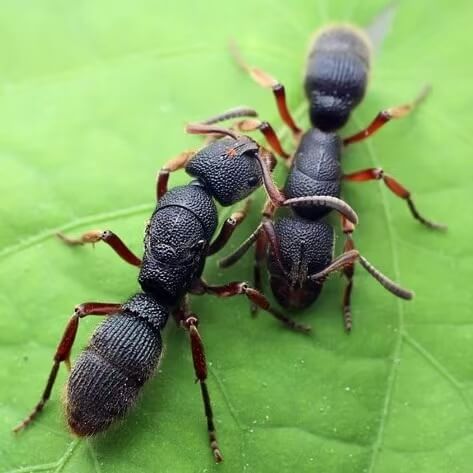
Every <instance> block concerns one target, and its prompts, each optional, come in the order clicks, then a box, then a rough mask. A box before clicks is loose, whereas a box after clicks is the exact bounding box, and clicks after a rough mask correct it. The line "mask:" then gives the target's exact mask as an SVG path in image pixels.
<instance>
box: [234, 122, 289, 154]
mask: <svg viewBox="0 0 473 473" xmlns="http://www.w3.org/2000/svg"><path fill="white" fill-rule="evenodd" d="M235 126H236V128H237V130H239V131H242V132H244V133H245V132H249V131H255V130H259V131H260V132H261V133H262V134H263V136H264V137H265V139H266V141H267V142H268V144H269V146H271V148H272V149H273V150H274V152H275V153H276V154H278V155H279V156H281V157H282V158H283V159H285V160H288V159H289V158H290V155H289V153H286V151H284V149H283V147H282V144H281V142H280V141H279V138H278V135H277V134H276V132H275V131H274V128H273V127H272V126H271V125H270V124H269V123H268V122H262V121H261V120H256V119H247V120H242V121H240V122H237V123H236V124H235Z"/></svg>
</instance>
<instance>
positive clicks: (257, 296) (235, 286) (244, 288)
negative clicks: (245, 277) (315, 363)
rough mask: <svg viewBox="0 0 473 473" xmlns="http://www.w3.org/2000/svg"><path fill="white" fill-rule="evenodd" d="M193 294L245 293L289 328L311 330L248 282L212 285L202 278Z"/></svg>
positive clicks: (236, 294)
mask: <svg viewBox="0 0 473 473" xmlns="http://www.w3.org/2000/svg"><path fill="white" fill-rule="evenodd" d="M192 294H197V295H202V294H212V295H214V296H217V297H233V296H238V295H245V296H246V297H247V298H248V299H249V300H250V301H251V302H253V303H254V304H256V305H257V306H258V307H259V308H260V309H263V310H264V311H266V312H267V313H268V314H271V315H272V316H273V317H274V318H276V319H278V320H279V321H280V322H282V323H283V324H284V325H285V326H286V327H287V328H290V329H291V330H296V331H299V332H309V331H310V330H311V328H310V326H308V325H303V324H298V323H297V322H295V321H294V320H292V319H290V318H288V317H286V316H285V315H283V314H281V313H280V312H279V311H277V310H276V309H274V308H273V307H272V306H271V304H270V303H269V301H268V299H266V297H265V296H264V294H262V293H261V292H260V291H257V290H256V289H254V288H252V287H251V286H249V284H248V283H246V282H240V281H233V282H230V283H228V284H223V285H221V286H211V285H209V284H207V283H206V282H205V281H203V280H202V279H200V280H198V281H197V282H196V283H195V284H194V287H193V289H192Z"/></svg>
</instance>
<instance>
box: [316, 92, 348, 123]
mask: <svg viewBox="0 0 473 473" xmlns="http://www.w3.org/2000/svg"><path fill="white" fill-rule="evenodd" d="M351 108H352V107H351V106H350V104H349V103H347V101H346V100H344V99H342V98H340V97H334V96H332V95H321V94H318V93H313V94H312V96H311V100H310V111H309V113H310V121H311V123H312V126H313V127H314V128H318V129H319V130H321V131H323V132H331V131H336V130H339V129H340V128H342V127H343V126H344V125H345V124H346V123H347V121H348V119H349V118H350V112H351Z"/></svg>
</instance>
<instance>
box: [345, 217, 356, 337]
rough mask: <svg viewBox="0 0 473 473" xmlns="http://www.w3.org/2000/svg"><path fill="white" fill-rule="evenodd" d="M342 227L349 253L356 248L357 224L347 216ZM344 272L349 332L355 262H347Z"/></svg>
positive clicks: (346, 327) (351, 324) (346, 248)
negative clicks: (354, 232)
mask: <svg viewBox="0 0 473 473" xmlns="http://www.w3.org/2000/svg"><path fill="white" fill-rule="evenodd" d="M342 229H343V233H344V234H345V244H344V245H343V252H344V253H347V252H349V251H351V250H354V249H355V243H354V241H353V238H352V233H353V230H354V229H355V226H354V225H353V224H352V223H351V222H349V221H348V220H347V219H346V218H344V217H342ZM343 274H344V275H345V277H346V278H347V284H346V286H345V289H344V291H343V303H342V313H343V325H344V327H345V331H346V332H347V333H350V332H351V329H352V327H353V316H352V312H351V294H352V291H353V276H354V275H355V265H354V264H353V263H349V264H347V265H346V266H345V267H344V268H343Z"/></svg>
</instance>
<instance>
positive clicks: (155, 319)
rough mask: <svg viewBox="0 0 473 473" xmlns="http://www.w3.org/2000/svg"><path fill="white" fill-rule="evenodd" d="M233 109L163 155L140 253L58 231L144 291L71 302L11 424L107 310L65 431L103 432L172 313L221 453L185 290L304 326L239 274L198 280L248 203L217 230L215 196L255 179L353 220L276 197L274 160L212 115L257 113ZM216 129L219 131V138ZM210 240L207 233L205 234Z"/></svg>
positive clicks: (76, 381)
mask: <svg viewBox="0 0 473 473" xmlns="http://www.w3.org/2000/svg"><path fill="white" fill-rule="evenodd" d="M255 115H256V113H255V112H254V111H251V110H248V109H244V108H240V109H234V110H231V111H229V112H226V113H223V114H221V115H218V116H217V117H213V118H212V119H210V120H207V121H206V122H203V123H196V124H192V125H188V127H187V131H188V132H190V133H197V134H208V135H218V136H219V137H220V139H217V140H216V141H213V142H211V143H210V144H208V145H207V146H205V147H204V148H203V149H201V150H200V151H198V152H196V153H190V152H185V153H182V154H181V155H179V156H178V157H176V158H174V159H172V160H171V161H169V163H168V164H167V165H166V166H165V167H164V168H163V169H162V170H161V172H160V173H159V176H158V180H157V187H156V188H157V194H158V196H159V202H158V204H157V207H156V209H155V211H154V212H153V214H152V215H151V218H150V220H149V223H148V225H147V228H146V232H145V237H144V254H143V258H142V259H140V258H139V257H138V256H136V255H135V254H134V253H133V252H132V251H131V250H130V249H129V248H128V247H127V246H126V245H125V243H124V242H123V241H122V240H121V239H120V238H119V237H118V236H117V235H116V234H114V233H113V232H111V231H109V230H107V231H101V230H93V231H89V232H87V233H85V234H83V235H82V236H81V237H80V238H77V239H76V238H69V237H66V236H64V235H59V236H60V238H61V239H62V240H63V241H64V242H66V243H68V244H70V245H82V244H86V243H96V242H100V241H103V242H105V243H107V244H108V245H109V246H110V247H111V248H112V249H113V250H114V251H115V252H116V253H117V254H118V256H120V257H121V258H122V259H123V260H124V261H126V262H127V263H129V264H131V265H134V266H137V267H139V268H140V272H139V277H138V281H139V283H140V285H141V289H142V292H140V293H137V294H135V295H133V296H132V297H130V298H129V299H128V300H127V301H126V302H124V303H103V302H86V303H83V304H80V305H78V306H77V307H76V309H75V311H74V313H73V315H72V317H71V319H70V320H69V322H68V324H67V326H66V329H65V331H64V334H63V336H62V339H61V341H60V343H59V345H58V348H57V350H56V353H55V355H54V362H53V367H52V369H51V372H50V374H49V378H48V380H47V383H46V387H45V389H44V391H43V394H42V396H41V399H40V401H39V402H38V403H37V404H36V406H35V407H34V409H33V410H32V412H31V413H30V415H29V416H28V417H27V418H26V419H25V420H23V421H22V422H21V423H20V424H19V425H18V426H17V427H15V429H14V430H15V431H19V430H21V429H23V428H24V427H25V426H27V425H28V424H30V422H31V421H32V420H33V419H34V418H35V417H36V416H37V415H38V413H39V412H40V411H42V409H43V407H44V405H45V403H46V402H47V400H48V399H49V397H50V395H51V391H52V388H53V385H54V382H55V380H56V376H57V373H58V370H59V367H60V364H61V363H63V362H64V364H65V365H66V366H67V367H68V368H69V369H70V354H71V349H72V345H73V343H74V339H75V337H76V333H77V330H78V326H79V320H80V319H82V318H84V317H86V316H89V315H97V316H109V317H108V318H107V319H106V321H105V322H104V323H102V324H101V325H99V327H98V328H97V329H96V330H95V332H94V334H93V335H92V338H91V340H90V342H89V344H88V346H87V347H86V348H85V350H84V351H82V352H81V354H80V355H79V357H78V359H77V360H76V362H75V364H74V366H73V367H72V370H71V371H70V376H69V380H68V383H67V389H66V399H65V404H66V416H67V421H68V424H69V427H70V429H71V430H72V431H73V432H74V433H75V434H76V435H78V436H92V435H95V434H97V433H99V432H102V431H104V430H106V429H107V428H108V427H109V426H110V424H112V422H114V421H115V420H116V419H119V418H121V417H123V416H124V415H125V413H126V412H127V411H128V409H129V408H130V407H131V406H132V405H133V404H134V402H135V400H136V398H137V396H138V394H139V392H140V389H141V387H142V386H143V384H144V383H145V382H146V381H147V380H148V379H150V378H151V376H152V375H153V373H154V372H155V370H156V367H157V365H158V363H159V360H160V358H161V355H162V340H161V331H162V330H163V328H164V327H165V325H166V323H167V321H168V319H169V316H170V315H172V316H173V318H174V319H175V321H176V323H177V324H178V326H180V327H182V328H183V329H184V330H186V331H187V333H188V334H189V340H190V346H191V352H192V358H193V364H194V370H195V375H196V378H197V380H198V381H199V384H200V388H201V394H202V400H203V404H204V410H205V416H206V419H207V430H208V435H209V442H210V447H211V449H212V452H213V456H214V458H215V461H217V462H219V461H221V460H222V458H223V457H222V454H221V451H220V448H219V445H218V442H217V436H216V432H215V425H214V420H213V414H212V408H211V402H210V396H209V392H208V389H207V384H206V378H207V365H206V360H205V354H204V345H203V342H202V339H201V336H200V334H199V331H198V328H197V327H198V318H197V316H196V314H194V313H193V312H192V311H191V309H190V306H189V303H188V294H189V293H190V294H199V295H200V294H213V295H216V296H219V297H231V296H235V295H245V296H246V297H247V298H248V299H249V300H250V301H252V303H254V304H256V305H257V306H258V307H260V308H261V309H263V310H265V311H267V312H268V313H269V314H271V315H273V316H274V317H276V318H277V319H279V320H280V321H281V322H283V323H284V324H286V325H287V326H289V327H290V328H292V329H296V330H303V331H305V330H307V329H308V328H307V326H304V325H300V324H297V323H295V322H294V321H293V320H291V319H289V318H287V317H285V316H284V315H282V314H280V313H279V312H278V311H276V310H275V309H273V308H272V307H271V306H270V304H269V302H268V301H267V299H266V298H265V297H264V295H263V294H261V293H260V292H259V291H257V290H255V289H253V288H251V287H250V286H249V285H248V284H247V283H246V282H240V281H235V282H230V283H228V284H224V285H209V284H207V283H206V282H205V281H204V280H203V279H202V278H201V275H202V272H203V268H204V264H205V260H206V258H207V256H209V255H211V254H213V253H215V252H217V251H218V250H219V249H220V248H222V247H223V246H224V245H225V243H226V242H227V241H228V239H229V238H230V236H231V234H232V233H233V231H234V229H235V228H236V227H237V225H238V224H239V223H241V221H242V220H243V218H244V217H245V214H246V208H244V209H243V210H242V211H239V212H236V213H234V214H233V215H232V216H231V217H230V218H229V219H227V220H226V221H225V222H224V224H223V226H222V228H221V230H220V232H219V234H218V236H217V237H216V238H215V239H213V236H214V234H215V232H216V229H217V223H218V222H217V209H216V205H215V203H214V199H216V200H217V201H218V202H219V203H220V204H222V205H231V204H234V203H236V202H238V201H241V200H242V199H244V198H245V197H247V196H248V195H250V194H251V193H252V192H253V191H254V190H256V189H257V188H258V187H259V186H260V185H261V184H262V183H263V184H264V186H265V188H266V189H267V190H268V192H270V193H271V195H276V196H277V197H278V201H277V203H276V205H281V206H292V205H294V204H295V203H297V204H298V205H300V204H301V202H302V203H303V204H304V205H309V206H312V205H324V206H327V205H328V206H331V207H332V208H334V209H337V210H338V211H340V213H342V214H343V215H345V216H346V217H347V218H348V219H349V220H351V221H353V222H356V221H357V217H356V214H355V213H354V212H353V210H352V209H351V208H350V207H349V206H348V205H347V204H345V203H344V202H343V201H340V200H339V199H337V198H332V197H318V196H316V197H307V198H302V199H292V200H291V199H282V198H281V196H280V194H279V192H278V190H277V189H276V188H275V186H274V183H273V182H272V180H271V177H270V174H269V171H268V167H272V166H273V165H274V163H275V159H274V157H273V156H272V154H271V153H270V152H269V151H267V150H266V149H265V148H263V147H261V146H259V145H258V144H257V143H256V142H255V141H253V140H252V139H251V138H249V137H247V136H245V135H243V134H239V133H237V132H235V131H233V130H231V129H227V128H221V127H219V126H215V123H216V122H218V121H222V120H226V119H229V118H236V117H240V116H255ZM253 125H254V126H255V127H256V128H259V129H260V130H261V131H263V133H264V134H265V136H267V137H268V139H269V141H270V143H271V142H272V143H273V144H274V145H275V146H276V147H278V146H280V144H279V143H278V142H277V138H275V134H274V132H272V129H271V128H270V127H269V125H268V124H267V123H264V122H263V123H261V122H253ZM222 136H223V137H222ZM184 167H185V169H186V171H187V172H188V173H189V174H190V175H191V176H193V177H194V178H195V179H194V180H192V181H191V182H190V183H189V184H187V185H183V186H179V187H175V188H173V189H171V190H169V191H168V190H167V182H168V177H169V173H170V172H172V171H175V170H177V169H181V168H184ZM212 239H213V240H212Z"/></svg>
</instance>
